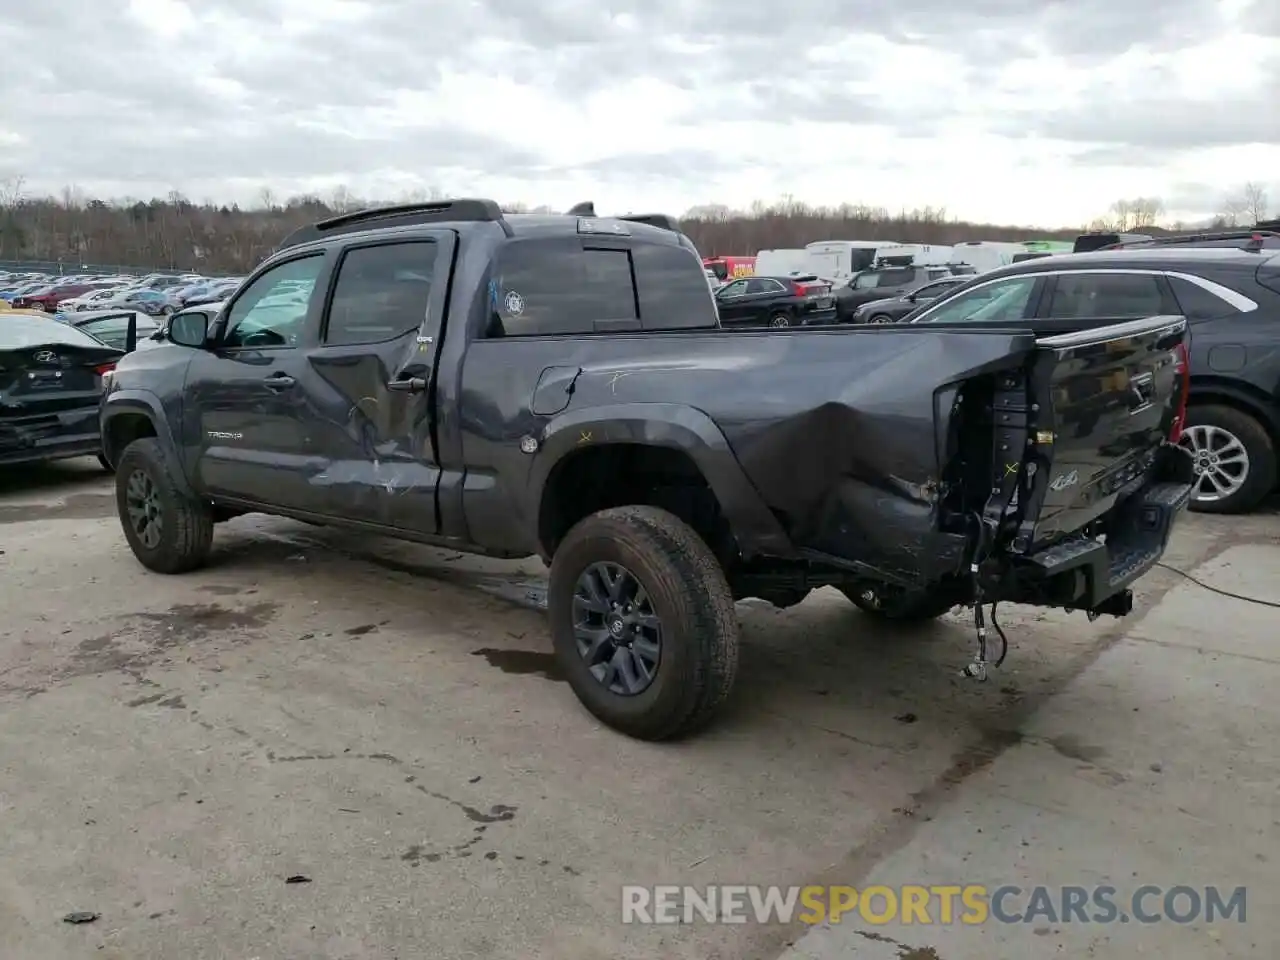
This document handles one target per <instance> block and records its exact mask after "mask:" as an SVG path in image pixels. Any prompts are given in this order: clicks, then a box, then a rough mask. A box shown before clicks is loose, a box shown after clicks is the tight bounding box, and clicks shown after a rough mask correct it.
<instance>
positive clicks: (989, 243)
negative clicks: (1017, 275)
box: [950, 240, 1027, 273]
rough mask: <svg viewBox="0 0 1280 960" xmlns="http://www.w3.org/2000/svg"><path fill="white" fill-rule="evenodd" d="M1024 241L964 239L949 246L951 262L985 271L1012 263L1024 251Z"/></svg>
mask: <svg viewBox="0 0 1280 960" xmlns="http://www.w3.org/2000/svg"><path fill="white" fill-rule="evenodd" d="M1026 252H1027V246H1026V244H1024V243H1005V242H1003V241H1000V240H965V241H963V242H962V243H957V244H956V245H955V246H954V247H952V248H951V261H950V262H951V263H956V264H959V263H966V264H968V265H969V266H971V267H973V268H974V269H975V270H977V271H978V273H986V272H987V271H988V270H994V269H995V268H996V267H1003V266H1005V265H1007V264H1010V263H1013V258H1014V257H1016V256H1017V255H1018V254H1020V253H1026Z"/></svg>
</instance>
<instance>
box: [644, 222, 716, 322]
mask: <svg viewBox="0 0 1280 960" xmlns="http://www.w3.org/2000/svg"><path fill="white" fill-rule="evenodd" d="M631 263H632V266H633V267H634V268H635V276H636V292H637V294H638V295H639V299H640V322H641V324H642V325H643V326H644V329H646V330H687V329H690V328H694V327H702V328H708V327H714V326H715V325H716V322H717V321H716V307H715V301H714V300H713V299H712V296H711V290H710V288H709V287H708V286H707V278H706V274H705V273H703V272H702V263H701V261H700V260H699V259H698V255H697V254H696V253H694V252H693V251H692V250H690V249H688V248H687V247H683V246H675V245H673V244H665V243H636V244H634V245H633V246H632V247H631Z"/></svg>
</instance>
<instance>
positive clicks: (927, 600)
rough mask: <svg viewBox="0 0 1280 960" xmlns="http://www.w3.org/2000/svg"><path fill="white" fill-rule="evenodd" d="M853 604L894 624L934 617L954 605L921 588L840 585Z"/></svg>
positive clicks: (943, 597) (947, 598) (940, 595)
mask: <svg viewBox="0 0 1280 960" xmlns="http://www.w3.org/2000/svg"><path fill="white" fill-rule="evenodd" d="M840 592H841V593H843V594H844V595H845V596H846V597H848V598H849V600H850V601H851V602H852V603H853V605H854V606H855V607H857V608H858V609H859V610H862V611H864V612H865V613H869V614H871V615H872V616H873V617H879V618H880V619H882V620H892V621H895V622H898V623H921V622H923V621H925V620H935V619H937V618H938V617H940V616H942V615H943V614H944V613H946V612H947V611H948V610H950V609H951V608H952V607H954V606H955V605H956V603H955V600H954V599H952V598H951V597H949V596H947V595H946V594H942V593H928V592H925V591H920V592H915V591H911V592H908V591H895V590H892V589H890V588H886V587H877V586H873V585H864V586H860V587H859V586H854V587H842V588H841V591H840Z"/></svg>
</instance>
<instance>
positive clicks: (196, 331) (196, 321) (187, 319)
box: [169, 310, 209, 349]
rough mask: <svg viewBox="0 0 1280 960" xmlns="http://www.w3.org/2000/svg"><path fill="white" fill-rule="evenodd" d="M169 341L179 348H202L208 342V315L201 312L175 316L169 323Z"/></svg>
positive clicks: (196, 311)
mask: <svg viewBox="0 0 1280 960" xmlns="http://www.w3.org/2000/svg"><path fill="white" fill-rule="evenodd" d="M169 340H170V342H172V343H176V344H178V345H179V346H181V347H195V348H197V349H200V348H203V347H204V345H205V344H206V343H207V342H208V340H209V315H208V314H207V313H205V312H204V311H203V310H192V311H191V312H190V313H178V314H175V315H174V316H173V318H172V319H171V320H170V321H169Z"/></svg>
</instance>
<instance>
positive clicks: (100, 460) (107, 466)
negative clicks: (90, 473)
mask: <svg viewBox="0 0 1280 960" xmlns="http://www.w3.org/2000/svg"><path fill="white" fill-rule="evenodd" d="M98 463H100V464H102V469H103V470H105V471H107V473H115V472H116V468H115V467H113V466H111V461H110V460H108V459H107V458H106V456H105V455H104V454H101V453H100V454H98Z"/></svg>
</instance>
